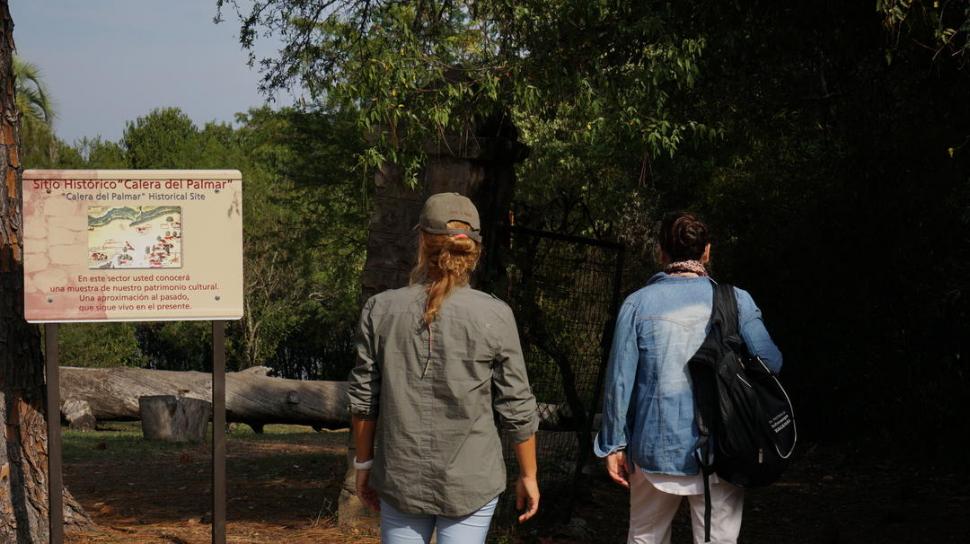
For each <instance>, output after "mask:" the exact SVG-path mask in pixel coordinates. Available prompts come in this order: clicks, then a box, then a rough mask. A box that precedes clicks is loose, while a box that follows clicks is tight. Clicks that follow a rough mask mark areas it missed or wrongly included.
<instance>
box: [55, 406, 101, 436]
mask: <svg viewBox="0 0 970 544" xmlns="http://www.w3.org/2000/svg"><path fill="white" fill-rule="evenodd" d="M61 414H62V415H63V416H64V419H66V420H67V422H68V424H69V425H70V426H71V429H73V430H75V431H93V430H94V427H95V425H96V424H97V420H96V419H95V418H94V411H92V410H91V405H90V404H88V403H87V401H85V400H80V399H67V400H65V401H63V402H61Z"/></svg>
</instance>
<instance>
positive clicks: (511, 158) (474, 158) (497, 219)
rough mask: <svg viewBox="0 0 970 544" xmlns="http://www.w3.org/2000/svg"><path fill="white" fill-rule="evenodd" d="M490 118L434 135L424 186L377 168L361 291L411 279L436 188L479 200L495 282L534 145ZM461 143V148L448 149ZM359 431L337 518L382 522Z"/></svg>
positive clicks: (350, 522)
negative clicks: (452, 137) (363, 482)
mask: <svg viewBox="0 0 970 544" xmlns="http://www.w3.org/2000/svg"><path fill="white" fill-rule="evenodd" d="M493 125H494V126H491V125H489V124H488V123H487V122H486V123H483V126H481V127H479V129H480V130H479V136H478V137H476V138H472V139H471V141H470V142H469V143H468V144H467V145H462V146H455V145H447V144H446V143H444V142H436V143H435V144H433V145H431V146H429V149H427V151H428V154H429V158H428V160H427V163H426V164H425V168H424V173H423V176H422V179H421V184H420V187H418V188H410V187H408V186H407V185H405V184H404V183H403V182H402V180H401V176H400V172H399V171H398V170H397V169H396V168H395V167H394V166H393V165H387V166H385V167H384V168H383V169H381V170H380V171H379V172H377V174H376V175H375V180H374V181H375V184H376V191H375V195H374V212H373V214H372V216H371V220H370V225H369V229H368V237H367V260H366V262H365V264H364V270H363V272H362V274H361V291H362V292H361V294H362V298H363V299H364V300H366V299H367V298H368V297H370V296H372V295H374V294H376V293H379V292H381V291H384V290H386V289H395V288H398V287H402V286H404V285H407V283H408V279H409V275H410V272H411V268H412V267H413V266H414V259H415V256H416V249H417V237H416V235H415V233H414V230H413V227H414V225H415V224H417V222H418V215H419V214H420V213H421V206H422V205H423V204H424V201H425V199H426V198H427V197H428V196H430V195H432V194H435V193H440V192H446V191H447V192H457V193H461V194H463V195H466V196H468V197H469V198H471V199H472V201H473V202H474V203H475V206H476V207H477V208H478V211H479V215H480V217H481V223H482V231H483V235H484V238H485V242H484V248H483V249H484V251H483V262H482V263H481V264H480V266H479V269H478V272H477V278H476V280H478V281H481V282H482V283H486V284H487V283H491V282H492V280H493V279H494V278H495V276H497V275H498V274H500V273H501V262H500V261H499V260H498V259H497V257H498V256H499V255H500V251H498V248H499V247H500V245H501V244H502V243H503V241H502V239H501V237H500V236H499V234H500V232H501V227H502V226H503V225H505V224H506V223H507V221H508V218H509V217H508V214H509V208H510V203H511V199H512V188H513V185H514V182H515V164H516V163H517V162H519V161H521V160H522V159H523V158H525V156H526V154H527V152H528V149H527V148H526V147H525V146H524V145H522V144H521V143H519V142H518V141H517V139H516V135H515V129H514V128H513V127H511V126H510V125H509V124H508V123H503V122H496V123H493ZM453 149H462V153H461V154H460V155H455V154H452V153H451V151H450V150H453ZM356 453H357V452H356V448H355V447H354V439H353V436H351V437H350V443H349V445H348V448H347V470H346V472H345V474H344V482H343V485H342V486H341V490H340V499H339V503H338V522H339V523H340V525H341V526H343V527H354V528H371V529H372V528H376V526H377V516H376V515H375V514H374V513H373V512H370V511H369V510H368V509H367V508H366V507H364V506H363V504H362V503H361V502H360V501H359V500H358V499H357V496H356V492H355V487H356V481H355V471H354V469H353V458H354V455H356Z"/></svg>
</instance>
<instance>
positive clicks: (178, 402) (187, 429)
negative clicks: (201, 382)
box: [138, 395, 212, 442]
mask: <svg viewBox="0 0 970 544" xmlns="http://www.w3.org/2000/svg"><path fill="white" fill-rule="evenodd" d="M138 407H139V410H138V411H139V415H140V416H141V432H142V436H144V437H145V439H146V440H161V441H163V442H203V441H204V440H205V432H206V430H207V429H208V428H209V420H210V419H212V403H211V402H208V401H204V400H199V399H190V398H186V397H176V396H175V395H152V396H149V397H139V398H138Z"/></svg>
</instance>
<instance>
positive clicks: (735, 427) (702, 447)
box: [687, 283, 798, 542]
mask: <svg viewBox="0 0 970 544" xmlns="http://www.w3.org/2000/svg"><path fill="white" fill-rule="evenodd" d="M687 366H688V369H689V371H690V376H691V380H692V387H693V392H694V423H695V424H696V425H697V429H698V432H699V433H700V437H699V438H698V440H697V448H696V450H695V452H694V453H695V456H696V458H697V461H698V463H699V464H700V466H701V472H702V474H703V477H704V541H705V542H710V540H711V488H710V476H711V474H717V475H718V477H719V478H721V479H723V480H725V481H728V482H730V483H732V484H734V485H737V486H739V487H758V486H764V485H768V484H770V483H772V482H774V481H775V480H777V479H778V477H779V476H781V473H782V472H783V471H784V470H785V468H786V467H787V466H788V460H789V458H790V457H791V454H792V452H793V451H794V450H795V442H796V441H797V440H798V432H797V430H796V427H795V413H794V411H793V410H792V405H791V401H790V400H789V398H788V393H786V392H785V389H784V388H783V387H782V386H781V382H779V381H778V378H776V377H775V376H774V375H773V374H772V373H771V371H770V370H768V367H767V366H765V364H764V362H763V361H762V360H761V359H760V358H758V357H753V356H751V355H750V354H749V353H748V351H747V349H746V348H745V345H744V340H742V339H741V333H740V328H739V325H738V306H737V299H736V298H735V296H734V287H733V286H731V285H728V284H716V283H715V284H714V304H713V309H712V311H711V323H710V330H709V331H708V333H707V336H706V337H705V338H704V343H703V344H701V347H700V348H699V349H698V350H697V353H695V354H694V356H693V357H691V359H690V361H688V362H687Z"/></svg>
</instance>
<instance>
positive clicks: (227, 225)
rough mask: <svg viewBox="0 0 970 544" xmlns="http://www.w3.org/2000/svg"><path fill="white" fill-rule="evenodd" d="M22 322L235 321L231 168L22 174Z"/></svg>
mask: <svg viewBox="0 0 970 544" xmlns="http://www.w3.org/2000/svg"><path fill="white" fill-rule="evenodd" d="M23 196H24V213H23V225H24V313H25V316H26V318H27V320H28V321H31V322H67V321H155V320H183V319H184V320H189V319H205V320H216V319H238V318H240V317H242V312H243V274H242V269H243V255H242V251H243V237H242V176H241V175H240V173H239V171H237V170H27V171H25V172H24V189H23Z"/></svg>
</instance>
